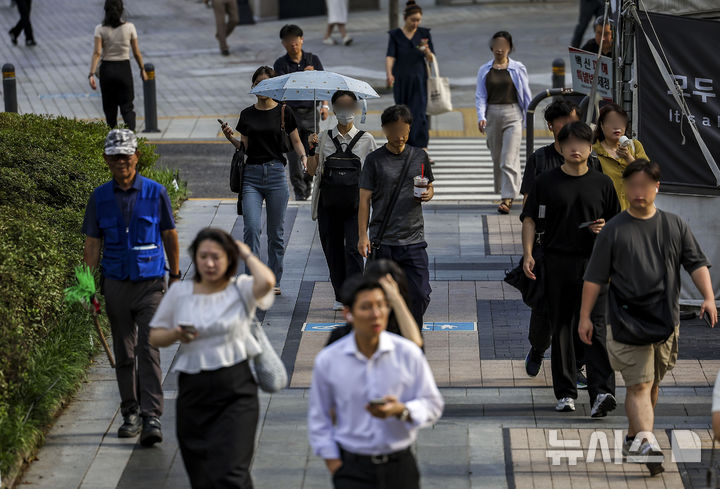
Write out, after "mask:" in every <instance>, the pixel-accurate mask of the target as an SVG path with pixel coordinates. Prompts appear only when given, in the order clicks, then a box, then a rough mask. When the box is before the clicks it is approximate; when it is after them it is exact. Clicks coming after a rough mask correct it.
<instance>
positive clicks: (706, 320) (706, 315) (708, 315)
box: [702, 311, 713, 328]
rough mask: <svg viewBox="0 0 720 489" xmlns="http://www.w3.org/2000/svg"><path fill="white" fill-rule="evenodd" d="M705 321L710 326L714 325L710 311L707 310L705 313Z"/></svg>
mask: <svg viewBox="0 0 720 489" xmlns="http://www.w3.org/2000/svg"><path fill="white" fill-rule="evenodd" d="M702 318H703V321H705V324H707V325H708V328H712V327H713V323H712V318H711V317H710V313H709V312H707V311H705V314H703V317H702Z"/></svg>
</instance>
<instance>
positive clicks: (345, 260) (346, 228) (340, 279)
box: [317, 192, 363, 301]
mask: <svg viewBox="0 0 720 489" xmlns="http://www.w3.org/2000/svg"><path fill="white" fill-rule="evenodd" d="M317 217H318V234H319V235H320V243H321V244H322V248H323V252H324V253H325V259H326V260H327V264H328V269H329V270H330V282H332V286H333V289H334V290H335V300H336V301H340V300H341V297H340V290H341V288H342V285H343V283H345V279H346V278H348V277H351V276H353V275H354V274H356V273H362V271H363V258H362V256H360V253H359V252H358V249H357V243H358V217H357V210H354V211H353V210H344V209H341V210H337V209H334V208H332V207H327V206H324V205H323V201H322V192H320V202H319V206H318V216H317Z"/></svg>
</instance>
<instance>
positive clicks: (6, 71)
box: [2, 63, 18, 113]
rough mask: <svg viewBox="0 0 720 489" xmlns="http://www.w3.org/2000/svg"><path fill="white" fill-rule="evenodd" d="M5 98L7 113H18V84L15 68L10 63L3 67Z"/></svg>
mask: <svg viewBox="0 0 720 489" xmlns="http://www.w3.org/2000/svg"><path fill="white" fill-rule="evenodd" d="M2 79H3V98H4V99H5V112H15V113H17V111H18V104H17V84H16V83H15V66H13V65H12V64H10V63H7V64H4V65H3V67H2Z"/></svg>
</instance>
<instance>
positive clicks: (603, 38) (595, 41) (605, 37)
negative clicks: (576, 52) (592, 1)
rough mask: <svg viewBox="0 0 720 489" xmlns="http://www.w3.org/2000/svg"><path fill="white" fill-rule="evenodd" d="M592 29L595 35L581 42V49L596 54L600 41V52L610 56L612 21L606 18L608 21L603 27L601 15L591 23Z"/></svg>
mask: <svg viewBox="0 0 720 489" xmlns="http://www.w3.org/2000/svg"><path fill="white" fill-rule="evenodd" d="M593 30H594V32H595V37H593V38H591V39H588V41H587V42H586V43H585V44H583V47H582V50H583V51H587V52H589V53H594V54H597V52H598V50H599V49H600V43H602V52H601V53H600V54H602V55H603V56H607V57H608V58H612V49H613V21H612V20H611V19H608V23H607V24H605V27H603V18H602V16H601V17H598V18H597V19H595V23H594V24H593Z"/></svg>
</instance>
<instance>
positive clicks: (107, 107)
mask: <svg viewBox="0 0 720 489" xmlns="http://www.w3.org/2000/svg"><path fill="white" fill-rule="evenodd" d="M123 12H124V7H123V2H122V0H106V1H105V18H104V20H103V23H102V24H99V25H98V26H97V27H95V49H94V51H93V55H92V62H91V63H90V74H89V75H88V78H89V80H90V87H91V88H92V89H93V90H96V89H97V85H96V83H95V72H96V70H97V66H98V63H99V62H100V60H102V63H101V64H100V72H99V78H100V92H101V94H102V105H103V112H105V120H106V121H107V124H108V126H110V127H111V128H114V127H116V126H117V113H118V107H119V108H120V113H121V114H122V118H123V121H125V125H126V126H127V127H128V128H129V129H130V130H132V131H134V130H135V109H134V106H133V100H134V99H135V89H134V86H133V77H132V69H131V68H130V49H131V48H132V52H133V56H134V57H135V61H137V64H138V67H139V68H140V76H141V77H142V79H143V81H144V80H147V73H145V65H144V64H143V58H142V54H140V47H139V46H138V37H137V31H136V30H135V26H134V25H133V24H132V23H131V22H125V19H124V18H123Z"/></svg>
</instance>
